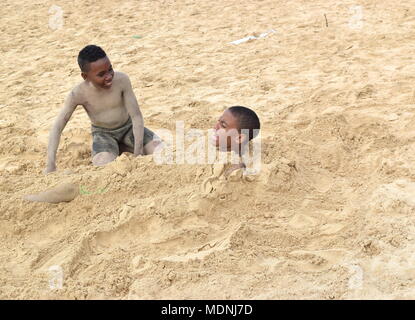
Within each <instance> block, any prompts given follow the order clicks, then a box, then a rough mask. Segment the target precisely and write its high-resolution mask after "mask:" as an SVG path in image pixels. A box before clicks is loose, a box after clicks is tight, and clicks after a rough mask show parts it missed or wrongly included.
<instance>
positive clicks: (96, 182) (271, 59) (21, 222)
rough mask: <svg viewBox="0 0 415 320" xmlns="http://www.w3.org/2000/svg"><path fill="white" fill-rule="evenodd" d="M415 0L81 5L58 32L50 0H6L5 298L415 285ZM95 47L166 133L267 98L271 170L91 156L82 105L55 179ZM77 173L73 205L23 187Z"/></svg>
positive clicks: (234, 295)
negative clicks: (56, 140) (55, 125)
mask: <svg viewBox="0 0 415 320" xmlns="http://www.w3.org/2000/svg"><path fill="white" fill-rule="evenodd" d="M411 4H412V2H410V1H403V2H401V3H400V6H399V7H397V6H395V5H393V4H389V3H388V2H387V1H383V2H379V1H363V2H360V3H359V5H360V6H361V7H360V9H358V8H356V7H354V6H355V2H352V1H346V2H345V1H328V2H327V1H317V2H313V3H305V2H303V1H294V2H289V3H287V4H284V3H277V2H275V1H268V0H266V1H250V2H249V4H241V2H240V1H236V0H235V1H233V0H232V1H226V2H223V1H210V2H205V1H196V0H189V1H184V0H177V1H150V0H148V1H140V2H135V1H124V2H122V4H118V3H114V2H113V1H106V0H105V1H101V2H100V3H99V4H97V3H95V2H93V1H73V2H71V3H70V4H69V3H68V4H59V6H60V8H61V10H62V18H63V21H64V24H63V25H62V26H61V27H59V28H58V27H57V28H55V27H53V26H54V25H55V26H56V24H53V23H52V26H51V24H50V21H51V20H50V19H52V17H53V16H54V15H55V14H56V12H57V11H56V10H55V11H53V10H52V11H51V12H49V11H48V10H49V9H50V7H51V6H52V5H53V3H51V2H47V1H32V0H30V1H20V3H18V4H17V3H16V1H13V2H11V1H9V0H7V1H6V2H5V4H4V5H3V6H2V7H1V9H0V11H1V13H2V21H1V25H0V26H1V43H2V45H1V48H0V54H1V56H0V58H1V60H2V61H3V73H2V74H3V75H2V76H1V87H2V89H3V90H2V91H1V97H2V99H1V102H0V133H1V136H2V140H1V141H0V172H1V175H0V243H1V245H0V298H2V299H5V298H12V299H22V298H29V299H38V298H47V299H72V298H75V299H96V298H117V299H183V298H184V299H216V298H218V299H286V298H294V299H304V298H306V299H307V298H322V299H350V298H352V299H354V298H412V299H413V298H415V289H414V277H415V273H414V268H413V265H414V262H415V256H414V255H413V252H414V250H415V233H414V231H415V224H414V214H415V200H414V199H415V198H414V194H415V166H414V163H415V131H414V125H415V116H414V110H415V104H414V102H415V100H414V90H413V82H414V81H413V80H414V77H415V76H414V72H415V67H414V66H413V64H411V61H412V59H413V56H414V54H415V49H414V48H413V46H412V39H413V37H414V36H415V33H414V30H415V29H414V25H415V20H414V19H413V17H414V15H415V9H414V8H413V6H412V5H411ZM79 8H82V10H80V9H79ZM359 10H360V11H359ZM22 12H25V14H24V15H22ZM359 12H360V13H361V16H360V13H359ZM324 14H326V16H327V20H328V27H327V26H326V22H325V19H324ZM102 17H105V19H103V18H102ZM359 17H360V18H359ZM53 21H55V20H53ZM271 29H272V30H275V31H276V32H275V33H272V34H269V35H267V36H266V37H262V38H260V39H256V40H251V41H248V42H244V43H241V44H238V45H233V44H230V42H231V41H235V40H238V39H242V38H244V37H247V36H250V35H257V36H258V35H260V34H261V33H263V32H266V31H267V30H271ZM90 43H93V44H98V45H100V46H102V47H103V48H104V49H105V50H106V51H107V53H108V55H109V57H110V59H111V60H112V63H113V65H114V68H115V69H116V70H120V71H123V72H125V73H127V74H128V75H129V76H130V78H131V81H132V84H133V87H134V90H135V93H136V95H137V99H138V102H139V104H140V106H141V109H142V113H143V115H144V119H145V124H146V126H147V127H149V128H151V129H158V128H164V129H170V130H173V132H174V129H175V126H176V123H175V121H176V120H181V121H184V125H185V129H186V130H189V129H191V128H198V129H202V130H207V129H208V128H211V127H212V126H213V124H214V121H215V119H216V118H217V117H218V116H219V115H220V114H221V112H222V111H223V110H224V109H225V108H226V107H228V106H231V105H236V104H239V105H246V106H250V107H252V108H254V109H255V110H256V111H257V113H258V114H259V116H260V119H261V121H262V127H263V130H262V169H261V172H260V174H259V175H257V176H256V177H254V178H252V177H250V178H247V177H246V176H243V175H242V174H241V172H235V173H234V174H233V175H231V176H230V177H225V176H224V170H223V167H221V166H218V165H211V164H197V165H190V164H186V163H185V164H180V165H176V164H175V165H168V164H162V165H159V164H156V163H155V161H154V159H153V157H152V156H146V157H139V158H134V157H132V156H131V155H129V154H124V155H122V156H121V157H120V158H118V159H117V160H116V161H115V162H114V163H112V164H111V165H108V166H107V167H104V168H96V167H92V165H91V161H90V145H91V137H90V128H89V121H88V118H87V116H86V114H85V112H84V111H83V110H82V109H81V107H79V108H78V110H77V111H76V112H75V113H74V115H73V118H72V119H71V121H70V122H69V124H68V126H67V127H66V129H65V131H64V133H63V135H62V138H61V144H60V148H59V152H58V162H57V167H58V171H57V172H55V173H52V174H49V175H47V176H45V175H44V174H43V173H42V171H43V169H44V167H45V164H46V163H45V160H46V147H47V137H48V133H49V130H50V127H51V125H52V121H53V120H54V118H55V117H56V115H57V113H58V112H59V110H60V108H61V107H62V103H63V100H64V98H65V96H66V94H67V93H68V92H69V90H70V89H71V88H72V87H73V86H74V85H75V84H76V83H77V82H78V81H80V80H81V78H80V76H79V71H78V69H77V65H76V56H77V54H78V52H79V50H80V49H81V48H82V47H83V46H85V45H86V44H90ZM68 184H69V185H72V186H73V185H76V186H79V194H78V193H76V194H74V195H75V197H74V199H73V200H72V201H70V202H62V203H58V204H50V203H43V202H29V201H26V200H24V199H23V197H24V196H25V195H27V194H36V193H39V192H43V191H45V190H48V189H50V188H53V187H59V186H62V185H68ZM56 277H60V279H57V278H56Z"/></svg>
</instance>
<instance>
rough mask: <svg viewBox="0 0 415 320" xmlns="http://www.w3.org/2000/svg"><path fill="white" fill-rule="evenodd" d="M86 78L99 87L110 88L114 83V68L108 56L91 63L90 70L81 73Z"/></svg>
mask: <svg viewBox="0 0 415 320" xmlns="http://www.w3.org/2000/svg"><path fill="white" fill-rule="evenodd" d="M81 75H82V78H84V80H88V81H90V82H92V84H93V85H94V86H96V87H98V88H103V89H109V88H111V85H112V79H113V77H114V70H113V69H112V65H111V61H110V59H108V57H104V58H101V59H99V60H97V61H94V62H91V63H90V64H89V70H88V72H82V73H81Z"/></svg>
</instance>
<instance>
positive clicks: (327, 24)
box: [324, 14, 329, 27]
mask: <svg viewBox="0 0 415 320" xmlns="http://www.w3.org/2000/svg"><path fill="white" fill-rule="evenodd" d="M324 18H325V19H326V27H328V26H329V23H328V22H327V17H326V14H324Z"/></svg>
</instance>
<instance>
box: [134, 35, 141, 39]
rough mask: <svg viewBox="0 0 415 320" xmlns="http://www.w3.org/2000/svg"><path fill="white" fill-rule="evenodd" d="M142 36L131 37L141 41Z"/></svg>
mask: <svg viewBox="0 0 415 320" xmlns="http://www.w3.org/2000/svg"><path fill="white" fill-rule="evenodd" d="M142 37H143V36H139V35H134V36H132V38H134V39H141V38H142Z"/></svg>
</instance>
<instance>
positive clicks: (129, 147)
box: [120, 127, 162, 155]
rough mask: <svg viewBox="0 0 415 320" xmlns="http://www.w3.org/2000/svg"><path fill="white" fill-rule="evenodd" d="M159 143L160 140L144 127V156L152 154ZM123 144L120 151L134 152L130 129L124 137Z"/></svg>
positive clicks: (132, 135) (132, 136)
mask: <svg viewBox="0 0 415 320" xmlns="http://www.w3.org/2000/svg"><path fill="white" fill-rule="evenodd" d="M161 142H162V141H161V139H160V138H159V137H158V136H157V135H156V134H154V132H153V131H151V130H150V129H148V128H145V127H144V135H143V151H144V154H145V155H148V154H152V153H153V152H154V150H155V148H156V147H157V146H158V145H160V143H161ZM123 144H124V146H123V147H122V148H121V150H123V151H127V152H131V153H133V152H134V134H133V130H132V129H130V130H129V131H128V132H127V134H126V136H125V137H124V140H123ZM120 146H121V144H120Z"/></svg>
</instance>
